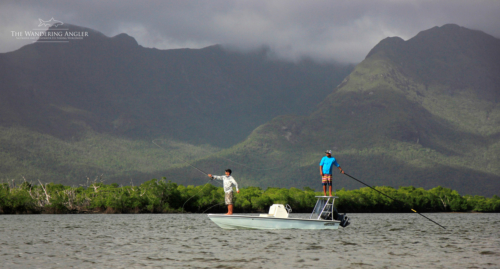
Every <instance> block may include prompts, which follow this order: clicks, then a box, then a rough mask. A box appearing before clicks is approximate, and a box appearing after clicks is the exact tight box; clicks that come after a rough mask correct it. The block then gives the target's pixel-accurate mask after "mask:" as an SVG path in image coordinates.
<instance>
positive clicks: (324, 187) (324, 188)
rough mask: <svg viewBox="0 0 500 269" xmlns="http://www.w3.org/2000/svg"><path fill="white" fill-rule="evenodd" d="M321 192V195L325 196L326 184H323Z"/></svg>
mask: <svg viewBox="0 0 500 269" xmlns="http://www.w3.org/2000/svg"><path fill="white" fill-rule="evenodd" d="M323 194H324V195H323V196H326V186H325V185H323Z"/></svg>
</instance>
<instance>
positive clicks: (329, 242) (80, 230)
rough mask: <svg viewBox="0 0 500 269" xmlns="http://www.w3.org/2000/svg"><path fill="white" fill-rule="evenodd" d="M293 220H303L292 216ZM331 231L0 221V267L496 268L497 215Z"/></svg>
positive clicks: (186, 222)
mask: <svg viewBox="0 0 500 269" xmlns="http://www.w3.org/2000/svg"><path fill="white" fill-rule="evenodd" d="M292 216H294V217H297V216H298V217H304V216H308V215H305V214H292ZM349 216H350V217H351V220H352V224H351V225H350V226H348V227H347V228H339V230H333V231H311V230H305V231H304V230H274V231H263V230H223V229H220V228H219V227H217V226H216V225H215V224H214V223H212V222H211V221H210V220H209V219H208V218H207V217H206V215H198V214H185V215H180V214H179V215H177V214H175V215H172V214H161V215H149V214H148V215H2V216H0V267H1V268H72V267H77V268H144V267H145V268H500V214H426V216H428V217H430V218H431V219H433V220H435V221H437V222H438V223H440V224H442V225H444V226H446V228H447V230H443V229H442V228H440V227H439V226H437V225H435V224H433V223H431V222H429V221H427V220H425V219H424V218H422V217H419V216H418V215H416V214H349Z"/></svg>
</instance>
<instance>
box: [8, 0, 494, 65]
mask: <svg viewBox="0 0 500 269" xmlns="http://www.w3.org/2000/svg"><path fill="white" fill-rule="evenodd" d="M499 13H500V1H488V0H485V1H460V0H442V1H394V0H381V1H361V0H349V1H344V0H339V1H330V0H325V1H323V0H313V1H293V0H274V1H272V0H267V1H263V0H238V1H221V0H211V1H160V0H156V1H143V2H137V1H132V0H122V1H78V2H71V3H68V2H67V1H62V0H61V1H51V2H50V3H45V2H41V1H34V0H33V1H6V3H3V4H1V9H0V18H1V19H0V22H1V25H0V33H2V34H1V36H0V42H1V44H2V46H1V47H0V52H8V51H12V50H16V49H18V48H20V47H21V46H23V45H25V44H28V43H29V41H26V40H24V41H23V40H17V39H15V38H14V37H13V36H12V34H11V31H24V30H31V29H33V28H34V27H36V26H37V24H38V19H43V20H49V19H50V18H52V17H54V18H55V19H57V20H60V21H63V22H65V23H71V24H75V25H81V26H85V27H89V28H92V29H95V30H98V31H100V32H102V33H104V34H105V35H108V36H113V35H116V34H119V33H127V34H129V35H131V36H133V37H134V38H136V39H137V41H138V42H139V44H141V45H142V46H145V47H155V48H158V49H172V48H185V47H188V48H201V47H205V46H209V45H213V44H222V45H227V46H230V47H231V48H239V49H242V50H248V49H253V48H258V47H262V46H263V45H265V46H267V47H269V48H271V50H272V52H273V54H275V55H277V56H279V57H282V58H287V59H291V60H296V59H300V58H301V57H311V58H313V59H317V60H321V61H329V60H336V61H340V62H359V61H361V60H362V59H363V58H364V57H365V56H366V54H367V53H368V52H369V50H370V49H371V48H372V47H373V46H375V45H376V44H377V43H378V42H379V41H380V40H382V39H384V38H385V37H388V36H399V37H401V38H403V39H405V40H406V39H409V38H411V37H413V36H415V35H416V34H417V33H418V32H419V31H422V30H426V29H429V28H431V27H434V26H441V25H443V24H447V23H455V24H458V25H460V26H464V27H467V28H471V29H476V30H481V31H484V32H486V33H488V34H491V35H493V36H495V37H497V38H498V37H499V36H500V28H499V27H498V25H500V16H498V14H499Z"/></svg>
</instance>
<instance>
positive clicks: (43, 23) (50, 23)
mask: <svg viewBox="0 0 500 269" xmlns="http://www.w3.org/2000/svg"><path fill="white" fill-rule="evenodd" d="M38 20H39V21H40V24H39V25H38V27H42V26H43V27H52V26H54V27H57V26H59V25H63V24H64V23H63V22H62V21H58V20H54V17H52V19H50V20H48V21H44V20H42V19H38Z"/></svg>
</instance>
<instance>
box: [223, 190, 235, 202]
mask: <svg viewBox="0 0 500 269" xmlns="http://www.w3.org/2000/svg"><path fill="white" fill-rule="evenodd" d="M224 200H225V201H226V205H232V204H233V192H226V195H225V196H224Z"/></svg>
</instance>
